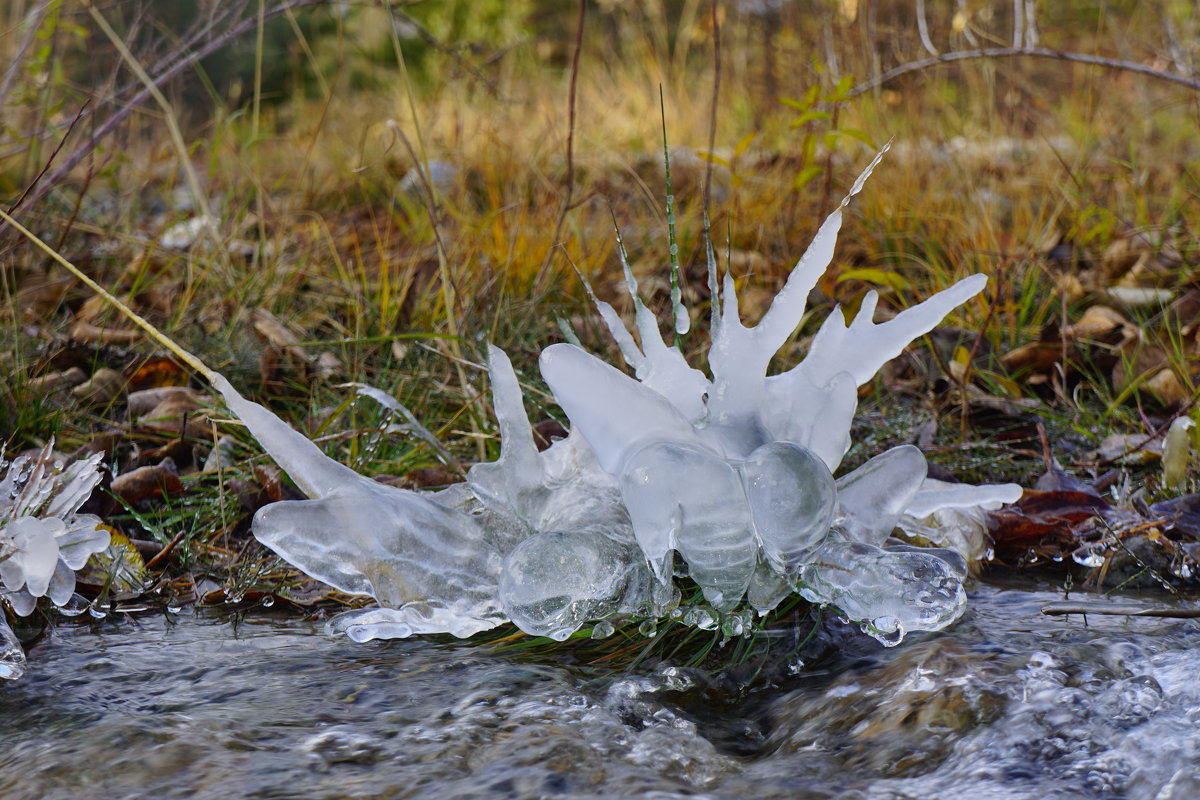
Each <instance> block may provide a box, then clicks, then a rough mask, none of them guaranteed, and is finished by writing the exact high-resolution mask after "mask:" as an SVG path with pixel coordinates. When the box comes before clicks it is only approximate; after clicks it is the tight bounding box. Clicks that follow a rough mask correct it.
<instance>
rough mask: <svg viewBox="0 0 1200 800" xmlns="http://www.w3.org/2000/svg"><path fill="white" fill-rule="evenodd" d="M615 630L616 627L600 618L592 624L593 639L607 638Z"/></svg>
mask: <svg viewBox="0 0 1200 800" xmlns="http://www.w3.org/2000/svg"><path fill="white" fill-rule="evenodd" d="M615 632H616V628H614V627H613V624H612V623H611V622H609V621H608V620H601V621H600V622H597V623H596V624H595V625H593V626H592V638H593V639H607V638H608V637H609V636H612V635H613V634H614V633H615Z"/></svg>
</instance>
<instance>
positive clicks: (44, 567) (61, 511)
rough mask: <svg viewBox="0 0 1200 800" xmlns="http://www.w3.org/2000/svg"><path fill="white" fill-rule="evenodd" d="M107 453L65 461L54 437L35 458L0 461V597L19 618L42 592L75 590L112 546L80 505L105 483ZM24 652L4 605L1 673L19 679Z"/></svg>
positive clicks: (53, 597)
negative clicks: (81, 573)
mask: <svg viewBox="0 0 1200 800" xmlns="http://www.w3.org/2000/svg"><path fill="white" fill-rule="evenodd" d="M103 455H104V454H103V453H94V454H92V455H91V456H88V457H86V458H82V459H79V460H76V461H73V462H72V463H71V464H69V465H67V466H66V467H64V466H63V464H62V463H61V462H59V461H56V460H55V457H54V443H53V442H51V443H49V444H47V445H46V446H45V447H44V448H43V449H42V451H41V453H39V454H38V455H37V456H19V457H17V458H14V459H13V461H12V463H11V464H8V463H6V462H4V461H3V459H0V470H5V468H6V467H7V470H6V471H5V472H4V473H3V476H2V477H0V597H2V598H3V599H4V600H6V601H7V602H8V605H9V607H10V608H12V610H13V612H14V613H15V614H17V615H18V616H22V617H25V616H28V615H29V614H31V613H33V610H34V607H35V606H36V605H37V601H38V598H39V597H48V598H49V599H50V601H51V602H52V603H54V604H55V605H57V606H63V605H66V604H67V603H68V602H69V601H70V600H71V598H72V596H73V595H74V594H75V570H78V569H82V568H83V566H84V564H86V563H87V560H88V558H90V557H91V555H92V554H93V553H98V552H100V551H101V550H103V549H104V548H106V547H108V544H109V535H108V531H107V530H105V529H104V528H103V527H102V526H101V524H100V520H99V518H97V517H94V516H92V515H91V514H79V513H77V512H78V511H79V507H80V506H81V505H83V503H84V501H86V500H87V499H88V497H89V496H90V495H91V493H92V489H94V488H95V487H96V485H97V484H98V483H99V482H100V472H99V465H100V459H101V458H102V456H103ZM24 671H25V653H24V651H23V650H22V649H21V644H20V642H19V641H17V638H16V636H14V635H13V633H12V630H11V629H10V628H9V627H8V625H7V623H6V622H5V620H4V614H3V610H2V609H0V678H7V679H14V678H19V677H20V676H21V675H22V674H23V673H24Z"/></svg>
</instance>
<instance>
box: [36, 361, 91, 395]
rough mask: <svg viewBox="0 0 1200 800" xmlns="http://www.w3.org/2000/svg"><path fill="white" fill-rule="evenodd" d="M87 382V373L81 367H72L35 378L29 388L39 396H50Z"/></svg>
mask: <svg viewBox="0 0 1200 800" xmlns="http://www.w3.org/2000/svg"><path fill="white" fill-rule="evenodd" d="M86 380H87V373H86V372H84V371H83V370H81V369H80V368H79V367H71V368H70V369H64V370H62V371H60V372H51V373H50V374H49V375H42V376H41V377H39V378H34V379H33V380H31V381H30V382H29V388H30V389H32V390H33V391H35V392H37V393H39V394H50V393H51V392H54V391H57V390H59V389H72V388H74V387H76V386H78V385H79V384H81V383H83V382H84V381H86Z"/></svg>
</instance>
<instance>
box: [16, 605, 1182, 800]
mask: <svg viewBox="0 0 1200 800" xmlns="http://www.w3.org/2000/svg"><path fill="white" fill-rule="evenodd" d="M1057 599H1060V598H1059V597H1058V595H1056V594H1054V593H1052V592H1049V591H1038V590H1030V589H1029V588H1028V587H1022V588H1017V587H1005V586H1000V585H990V584H986V583H984V584H979V585H977V586H975V588H974V591H973V592H972V596H971V603H970V607H969V610H968V611H967V613H966V614H965V616H964V617H963V618H962V620H960V621H959V622H957V623H956V624H955V625H953V626H952V627H950V628H949V629H947V630H945V631H942V632H940V633H937V634H922V635H917V636H913V637H910V639H908V640H906V641H905V642H904V644H902V645H901V646H899V647H896V648H893V649H884V648H882V647H880V646H879V645H877V644H876V643H875V642H874V641H873V640H870V639H867V638H866V637H864V636H860V635H858V634H851V633H850V632H849V630H848V629H846V628H844V627H842V626H840V625H838V624H836V623H832V624H831V625H830V630H829V631H827V632H826V633H823V634H822V636H823V637H824V638H825V640H826V644H827V645H828V647H827V648H826V650H827V652H828V651H829V650H830V649H831V648H833V647H836V655H834V656H832V657H831V656H828V655H826V656H823V657H820V658H817V659H815V660H814V661H811V662H810V663H808V664H807V665H801V664H793V665H792V666H793V669H792V673H793V674H791V675H790V676H787V677H784V678H781V679H779V680H770V681H763V680H761V679H760V680H759V681H758V682H757V683H750V684H749V688H748V689H746V688H745V687H743V689H742V690H741V691H736V690H734V689H731V688H730V685H731V683H730V682H729V681H728V680H714V679H711V678H709V677H707V676H706V675H705V674H704V673H699V672H696V671H692V670H688V669H683V668H676V667H671V666H670V665H658V666H657V667H655V666H647V667H645V668H644V669H642V670H640V671H639V672H637V673H635V674H633V675H609V676H607V677H597V675H596V674H595V672H593V671H588V670H586V669H581V668H576V667H573V666H570V665H569V664H567V663H565V662H567V661H569V658H568V657H566V656H564V659H563V661H561V662H555V661H553V660H547V659H543V660H542V661H540V662H539V661H536V660H533V659H530V658H528V657H518V656H512V655H501V654H496V653H493V652H488V651H487V650H486V648H482V647H477V646H476V647H473V646H470V645H466V644H461V643H451V642H449V641H446V640H442V641H432V640H429V639H411V640H391V641H385V642H372V643H369V644H366V645H356V644H354V643H353V642H350V641H348V640H346V639H344V638H341V639H330V638H328V637H326V636H324V635H323V634H322V632H321V628H320V625H319V624H318V623H314V622H309V621H297V620H295V619H294V618H289V617H287V616H286V615H284V614H283V613H282V612H278V611H273V612H267V611H262V612H253V613H250V614H247V615H245V616H243V617H241V618H240V619H239V620H236V621H234V620H231V619H229V618H228V617H227V616H226V617H216V616H203V615H188V614H183V615H179V616H173V617H171V618H169V619H168V618H164V617H163V616H161V615H159V616H154V615H148V614H144V615H138V616H123V615H116V616H113V617H110V618H109V619H106V620H102V621H98V622H90V623H88V622H83V621H77V620H76V621H62V622H59V623H58V624H57V625H56V627H55V628H54V629H53V630H52V631H51V632H50V634H49V635H48V636H47V637H46V638H45V639H44V640H43V641H42V642H40V643H39V644H37V645H36V646H35V647H33V648H32V650H31V653H30V669H29V673H28V674H27V675H26V676H25V678H24V679H22V680H20V681H16V682H13V683H11V684H8V685H4V686H3V687H0V719H3V720H4V725H5V727H4V729H3V730H0V797H3V798H5V800H25V799H26V798H28V799H29V800H55V799H56V798H63V799H64V800H65V799H66V798H72V799H74V798H81V797H98V798H99V797H103V798H105V799H106V800H122V799H123V798H148V797H154V798H176V797H178V798H199V799H203V798H229V797H239V798H263V799H264V800H265V799H266V798H278V799H282V798H297V799H299V798H313V799H322V800H323V799H324V798H329V799H330V800H332V798H410V797H411V798H447V799H450V798H468V797H487V798H540V797H579V798H583V797H587V798H593V797H597V798H598V797H612V798H619V797H648V798H657V799H658V800H665V798H675V797H702V798H747V797H754V798H776V797H778V798H855V800H858V799H859V798H897V799H898V798H913V800H917V798H920V800H930V799H931V798H947V799H950V798H955V799H957V798H963V797H970V798H972V800H991V799H992V798H1014V799H1015V798H1031V797H1037V798H1043V799H1044V798H1131V799H1133V800H1142V799H1143V798H1145V799H1146V800H1151V799H1152V800H1190V799H1192V798H1197V797H1200V680H1198V677H1200V622H1198V621H1197V620H1194V619H1192V620H1172V619H1155V618H1132V617H1105V616H1096V615H1091V616H1089V617H1088V618H1087V620H1086V624H1085V621H1084V620H1083V619H1082V618H1081V617H1079V616H1070V617H1047V616H1044V615H1043V614H1042V613H1041V606H1042V605H1043V604H1044V603H1046V602H1050V601H1053V600H1057ZM1171 602H1174V603H1176V604H1182V605H1188V603H1189V602H1190V603H1192V604H1193V605H1194V601H1171ZM564 652H567V653H569V651H564Z"/></svg>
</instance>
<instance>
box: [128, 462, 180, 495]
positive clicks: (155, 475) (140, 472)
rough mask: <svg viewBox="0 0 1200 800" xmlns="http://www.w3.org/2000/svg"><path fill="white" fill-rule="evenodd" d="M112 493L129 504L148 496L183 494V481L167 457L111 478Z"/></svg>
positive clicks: (173, 463)
mask: <svg viewBox="0 0 1200 800" xmlns="http://www.w3.org/2000/svg"><path fill="white" fill-rule="evenodd" d="M112 490H113V493H114V494H116V495H117V496H118V497H120V498H121V499H122V500H124V501H125V502H126V503H128V504H129V505H133V504H135V503H139V502H141V501H142V500H145V499H147V498H149V497H155V496H159V495H161V496H169V495H175V494H183V493H184V491H185V490H184V487H183V481H181V480H179V470H178V469H176V467H175V462H174V461H172V460H171V459H169V458H165V459H163V460H162V461H161V462H160V463H158V464H155V465H153V466H149V467H138V468H137V469H135V470H130V471H129V472H125V473H122V474H120V475H118V476H116V477H115V478H113V480H112Z"/></svg>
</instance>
